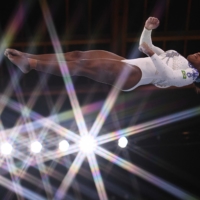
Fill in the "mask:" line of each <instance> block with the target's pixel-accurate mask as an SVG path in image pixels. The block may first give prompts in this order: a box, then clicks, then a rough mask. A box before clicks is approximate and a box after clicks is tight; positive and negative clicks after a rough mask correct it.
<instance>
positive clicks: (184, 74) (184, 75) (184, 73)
mask: <svg viewBox="0 0 200 200" xmlns="http://www.w3.org/2000/svg"><path fill="white" fill-rule="evenodd" d="M181 72H182V74H183V79H186V78H187V76H186V72H185V71H184V70H181Z"/></svg>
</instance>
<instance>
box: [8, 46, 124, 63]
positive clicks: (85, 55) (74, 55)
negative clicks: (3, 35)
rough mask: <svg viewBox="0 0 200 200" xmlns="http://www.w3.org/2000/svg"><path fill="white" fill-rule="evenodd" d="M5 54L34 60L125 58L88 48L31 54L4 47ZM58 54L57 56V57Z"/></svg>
mask: <svg viewBox="0 0 200 200" xmlns="http://www.w3.org/2000/svg"><path fill="white" fill-rule="evenodd" d="M4 54H5V56H8V54H12V55H18V56H25V57H27V58H32V59H36V60H43V61H57V60H59V61H63V60H66V61H74V60H80V59H96V58H104V59H114V60H124V59H125V58H123V57H121V56H118V55H117V54H114V53H111V52H109V51H104V50H90V51H72V52H67V53H63V54H40V55H33V54H28V53H24V52H21V51H18V50H15V49H6V51H5V53H4ZM57 56H58V57H57Z"/></svg>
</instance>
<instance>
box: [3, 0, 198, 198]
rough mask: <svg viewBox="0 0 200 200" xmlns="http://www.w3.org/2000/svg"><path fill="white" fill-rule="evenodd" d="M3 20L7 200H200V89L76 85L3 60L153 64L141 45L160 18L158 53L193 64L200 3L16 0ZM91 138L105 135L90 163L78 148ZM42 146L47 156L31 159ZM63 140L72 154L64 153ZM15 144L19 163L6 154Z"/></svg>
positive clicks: (6, 5) (78, 81) (155, 36)
mask: <svg viewBox="0 0 200 200" xmlns="http://www.w3.org/2000/svg"><path fill="white" fill-rule="evenodd" d="M0 11H1V12H0V116H1V118H0V122H1V123H0V150H1V152H0V199H2V200H15V199H17V200H26V199H30V200H40V199H41V200H43V199H48V200H53V199H54V200H58V199H66V200H98V199H99V200H157V199H158V200H174V199H184V200H197V199H200V184H199V183H200V181H199V180H200V173H199V169H200V164H198V163H199V162H198V160H199V152H200V105H199V104H200V94H197V93H196V91H195V89H194V87H193V85H190V86H185V87H182V88H176V87H170V88H166V89H159V88H156V87H155V86H153V85H147V86H140V87H138V88H137V89H135V90H133V91H131V92H121V91H118V90H116V89H113V87H111V86H109V85H106V84H102V83H98V82H95V81H93V80H91V79H88V78H86V77H78V76H73V77H72V78H71V81H72V82H71V83H69V82H66V80H65V79H63V78H62V77H59V76H54V75H51V74H45V73H42V72H36V71H34V70H32V71H31V72H29V73H28V74H23V73H22V72H21V71H20V70H19V69H18V68H17V67H16V66H15V65H13V64H12V63H11V62H10V61H9V60H8V59H7V58H6V57H5V56H4V51H5V49H6V48H14V49H17V50H19V51H23V52H27V53H31V54H44V53H55V52H59V53H62V52H69V51H75V50H80V51H85V50H95V49H98V50H100V49H101V50H106V51H111V52H113V53H116V54H118V55H120V56H123V57H125V58H128V59H133V58H138V57H145V55H144V54H142V53H141V52H139V50H138V44H139V38H140V35H141V32H142V30H143V27H144V23H145V21H146V19H147V18H148V17H149V16H154V17H157V18H159V20H160V26H159V27H158V28H157V29H156V30H154V31H153V33H152V40H153V43H154V45H156V46H159V47H160V48H162V49H163V50H169V49H174V50H176V51H178V52H179V53H180V54H182V55H183V56H185V57H186V56H187V55H188V54H192V53H195V52H198V51H200V22H199V21H200V1H199V0H181V1H178V0H176V1H175V0H57V1H56V0H41V1H39V0H16V1H2V2H1V6H0ZM58 46H59V47H61V48H60V49H59V50H58V51H56V47H58ZM57 49H58V48H57ZM70 84H71V85H70ZM87 131H88V132H90V133H91V132H92V133H93V134H94V135H96V137H95V141H96V143H97V146H96V149H95V150H94V152H92V153H90V154H85V153H84V152H82V150H81V149H80V148H79V145H78V144H79V141H80V140H81V138H82V136H83V135H84V133H86V132H87ZM122 136H126V138H127V140H128V144H127V146H126V147H125V148H120V147H119V146H118V139H119V138H120V137H122ZM35 140H37V141H39V142H40V143H41V145H42V150H41V152H39V153H32V152H31V151H30V146H31V142H32V141H35ZM61 140H66V141H67V142H68V144H69V148H68V150H67V151H60V150H59V149H58V146H59V142H60V141H61ZM6 141H7V142H9V144H11V145H12V152H11V154H10V155H4V154H3V150H2V148H3V146H4V144H5V142H6ZM66 146H67V145H65V147H66ZM88 146H91V144H90V143H89V144H88Z"/></svg>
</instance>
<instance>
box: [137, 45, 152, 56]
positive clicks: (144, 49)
mask: <svg viewBox="0 0 200 200" xmlns="http://www.w3.org/2000/svg"><path fill="white" fill-rule="evenodd" d="M139 50H140V51H141V52H143V53H145V54H146V55H147V56H152V55H153V54H154V52H153V51H152V49H151V48H150V47H149V46H148V44H147V43H145V42H143V43H142V44H141V45H140V46H139Z"/></svg>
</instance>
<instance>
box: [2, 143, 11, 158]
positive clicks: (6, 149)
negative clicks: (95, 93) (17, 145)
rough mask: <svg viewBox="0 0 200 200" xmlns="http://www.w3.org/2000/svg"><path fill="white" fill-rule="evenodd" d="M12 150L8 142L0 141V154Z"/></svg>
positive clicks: (8, 153) (7, 153)
mask: <svg viewBox="0 0 200 200" xmlns="http://www.w3.org/2000/svg"><path fill="white" fill-rule="evenodd" d="M11 152H12V146H11V144H9V143H8V142H5V143H2V145H1V153H2V155H10V154H11Z"/></svg>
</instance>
